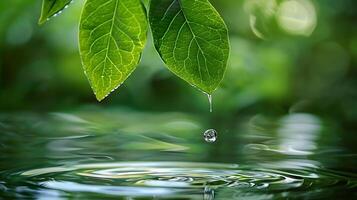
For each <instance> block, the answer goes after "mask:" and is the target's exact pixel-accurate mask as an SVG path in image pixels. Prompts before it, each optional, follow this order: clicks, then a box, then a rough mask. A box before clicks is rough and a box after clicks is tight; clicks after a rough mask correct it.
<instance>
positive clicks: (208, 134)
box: [203, 129, 217, 142]
mask: <svg viewBox="0 0 357 200" xmlns="http://www.w3.org/2000/svg"><path fill="white" fill-rule="evenodd" d="M203 137H204V138H205V140H206V142H215V141H216V140H217V131H216V130H214V129H208V130H206V131H205V132H204V133H203Z"/></svg>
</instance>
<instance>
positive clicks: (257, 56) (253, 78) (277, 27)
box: [0, 0, 357, 127]
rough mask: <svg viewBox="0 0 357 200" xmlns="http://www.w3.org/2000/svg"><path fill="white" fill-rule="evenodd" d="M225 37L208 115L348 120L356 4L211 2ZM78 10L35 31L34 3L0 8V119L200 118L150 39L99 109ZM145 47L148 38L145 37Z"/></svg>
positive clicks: (325, 0) (200, 102)
mask: <svg viewBox="0 0 357 200" xmlns="http://www.w3.org/2000/svg"><path fill="white" fill-rule="evenodd" d="M211 2H212V4H214V6H215V7H216V8H217V9H218V11H219V12H220V13H221V15H222V16H223V18H224V19H225V21H226V23H227V26H228V28H229V31H230V40H231V49H232V51H231V55H230V60H229V65H228V70H227V73H226V76H225V79H224V81H223V83H222V85H221V87H220V88H219V89H218V90H217V91H216V92H215V93H214V95H213V101H214V113H215V115H236V114H242V113H257V112H264V113H269V114H285V113H288V112H312V113H316V114H319V115H326V116H329V117H330V118H336V119H342V121H343V122H344V123H345V124H346V125H347V126H353V127H355V125H354V122H355V121H356V119H357V105H356V103H355V101H356V99H357V77H356V75H357V68H356V61H357V59H356V58H357V26H356V19H357V9H356V8H357V2H356V1H355V0H341V1H335V0H211ZM82 5H83V0H75V1H74V2H73V3H72V4H71V6H70V7H69V8H68V9H66V10H65V11H64V12H63V13H62V14H61V15H59V16H58V17H54V18H53V19H51V20H50V21H48V23H46V24H45V25H43V26H38V24H37V20H38V17H39V14H40V7H41V1H40V0H26V1H24V0H12V1H1V2H0V110H1V111H14V110H36V111H52V110H68V109H72V108H75V107H77V106H80V105H88V104H95V105H98V106H100V107H110V106H122V107H123V106H125V107H131V108H134V109H138V110H143V111H146V110H147V111H182V112H194V113H207V114H208V101H207V97H206V96H205V95H204V94H202V93H201V92H199V91H198V90H196V89H195V88H193V87H191V86H190V85H189V84H187V83H185V82H184V81H182V80H180V79H179V78H177V77H175V76H174V75H173V74H172V73H170V72H169V71H168V70H167V69H166V68H165V67H164V65H163V63H162V62H161V60H160V58H159V56H158V54H157V53H156V52H155V50H154V48H153V46H152V42H151V39H150V41H148V44H147V47H146V49H145V52H144V54H143V59H142V62H141V64H140V65H139V66H138V68H137V70H136V71H135V72H134V73H133V74H132V75H131V77H130V78H129V79H128V80H127V81H126V82H125V84H124V85H123V86H121V87H120V88H119V89H118V90H116V91H115V92H114V93H112V94H111V95H110V96H109V97H108V98H107V99H105V100H104V101H103V102H101V103H98V102H97V101H96V100H95V97H94V95H93V93H92V91H91V89H90V86H89V83H88V81H87V80H86V77H85V75H84V73H83V70H82V66H81V62H80V58H79V53H78V45H77V31H78V22H79V16H80V11H81V7H82ZM150 38H151V36H150Z"/></svg>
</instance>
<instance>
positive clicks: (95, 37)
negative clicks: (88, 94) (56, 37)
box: [79, 0, 148, 101]
mask: <svg viewBox="0 0 357 200" xmlns="http://www.w3.org/2000/svg"><path fill="white" fill-rule="evenodd" d="M147 29H148V28H147V20H146V14H145V10H144V8H143V6H142V4H141V2H140V0H87V1H86V3H85V5H84V8H83V12H82V17H81V20H80V28H79V45H80V54H81V58H82V62H83V67H84V71H85V73H86V75H87V78H88V80H89V82H90V84H91V87H92V89H93V91H94V93H95V95H96V97H97V99H98V100H99V101H101V100H102V99H104V98H105V97H106V96H107V95H108V94H109V93H110V92H111V91H113V90H115V89H116V88H117V87H119V86H120V85H121V84H122V83H123V82H124V81H125V80H126V79H127V78H128V77H129V75H130V74H131V73H132V72H133V71H134V69H135V67H136V65H137V64H138V63H139V61H140V57H141V53H142V51H143V48H144V45H145V43H146V39H147Z"/></svg>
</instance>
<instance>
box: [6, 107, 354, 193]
mask: <svg viewBox="0 0 357 200" xmlns="http://www.w3.org/2000/svg"><path fill="white" fill-rule="evenodd" d="M228 122H229V123H228ZM209 126H214V127H217V130H218V131H219V132H220V139H219V140H217V142H215V143H213V144H207V143H206V142H204V141H203V140H202V132H204V131H205V130H206V129H207V127H209ZM0 133H1V135H0V149H1V154H0V177H1V178H0V180H1V181H0V196H2V197H4V198H20V199H22V198H36V199H67V198H68V199H71V198H84V199H88V198H94V199H98V198H99V199H103V198H109V199H111V198H116V199H117V198H119V199H121V198H123V199H319V198H339V199H341V198H344V199H353V198H355V197H357V194H356V192H355V191H356V187H357V176H356V172H355V171H354V168H355V164H356V163H355V161H356V160H357V159H356V152H354V151H353V150H351V149H350V150H349V149H346V147H345V146H343V145H340V144H339V143H338V142H337V141H339V140H335V139H336V138H340V137H341V136H339V135H336V134H338V131H335V130H333V131H332V128H331V126H330V125H329V124H328V123H327V122H325V121H324V120H323V119H322V118H320V117H318V116H315V115H312V114H307V113H300V114H290V115H286V116H282V117H274V118H268V117H265V116H262V115H256V116H253V117H245V118H239V119H238V118H237V119H234V118H230V119H226V120H223V121H221V122H220V123H218V122H217V123H215V124H212V123H210V119H202V118H200V117H199V116H194V115H188V114H182V113H157V114H153V113H140V112H133V111H125V110H111V111H98V110H81V111H78V112H73V113H51V114H42V115H41V114H31V113H25V114H2V115H0ZM326 138H334V140H326Z"/></svg>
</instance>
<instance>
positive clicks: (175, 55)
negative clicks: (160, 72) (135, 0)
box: [149, 0, 230, 94]
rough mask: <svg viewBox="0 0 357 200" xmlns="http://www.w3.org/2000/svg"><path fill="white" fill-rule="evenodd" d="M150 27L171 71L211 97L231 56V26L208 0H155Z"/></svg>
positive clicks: (152, 6)
mask: <svg viewBox="0 0 357 200" xmlns="http://www.w3.org/2000/svg"><path fill="white" fill-rule="evenodd" d="M149 18H150V25H151V29H152V32H153V38H154V43H155V47H156V50H157V51H158V52H159V54H160V56H161V58H162V59H163V61H164V62H165V64H166V65H167V66H168V68H169V69H170V70H171V71H172V72H173V73H175V74H176V75H177V76H179V77H180V78H182V79H184V80H185V81H187V82H188V83H190V84H191V85H193V86H196V87H197V88H198V89H200V90H202V91H203V92H206V93H208V94H211V93H212V92H213V91H214V90H215V89H216V88H217V87H218V86H219V83H220V82H221V81H222V79H223V76H224V73H225V70H226V65H227V60H228V56H229V51H230V47H229V40H228V31H227V27H226V25H225V24H224V21H223V19H222V18H221V17H220V15H219V14H218V12H217V11H216V10H215V9H214V7H213V6H212V5H211V4H210V3H209V1H208V0H152V1H151V4H150V11H149Z"/></svg>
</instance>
